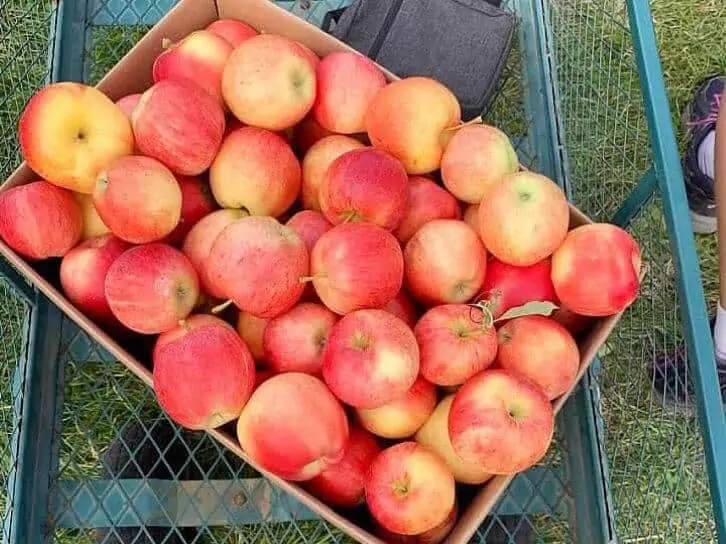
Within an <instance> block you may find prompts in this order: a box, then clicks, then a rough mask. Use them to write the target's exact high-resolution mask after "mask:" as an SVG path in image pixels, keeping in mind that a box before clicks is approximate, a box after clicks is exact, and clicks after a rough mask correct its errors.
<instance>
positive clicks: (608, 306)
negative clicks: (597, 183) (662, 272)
mask: <svg viewBox="0 0 726 544" xmlns="http://www.w3.org/2000/svg"><path fill="white" fill-rule="evenodd" d="M640 266H641V260H640V248H639V247H638V243H637V242H636V241H635V239H634V238H633V237H632V236H631V235H630V234H628V233H627V232H626V231H625V230H623V229H621V228H620V227H616V226H615V225H610V224H607V223H595V224H591V225H583V226H580V227H577V228H575V229H573V230H572V231H570V233H569V234H567V238H566V239H565V241H564V242H563V244H562V245H561V246H560V247H559V248H558V249H557V251H555V254H554V255H553V256H552V283H553V284H554V286H555V292H556V293H557V296H558V297H559V299H560V301H561V302H562V304H563V305H564V306H566V307H567V308H569V309H570V310H571V311H573V312H575V313H578V314H580V315H583V316H589V317H601V316H607V315H613V314H616V313H618V312H622V311H623V310H625V309H626V308H627V307H629V306H630V305H631V304H632V303H633V302H634V301H635V299H636V298H637V296H638V291H639V289H640ZM584 279H586V280H587V281H585V280H584Z"/></svg>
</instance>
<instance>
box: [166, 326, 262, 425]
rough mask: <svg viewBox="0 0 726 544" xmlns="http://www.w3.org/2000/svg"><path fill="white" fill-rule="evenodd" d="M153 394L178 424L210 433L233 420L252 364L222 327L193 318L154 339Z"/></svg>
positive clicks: (251, 377)
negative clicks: (209, 431) (207, 430)
mask: <svg viewBox="0 0 726 544" xmlns="http://www.w3.org/2000/svg"><path fill="white" fill-rule="evenodd" d="M153 361H154V371H153V380H154V392H155V393H156V398H157V400H158V401H159V404H160V405H161V407H162V408H163V409H164V411H165V412H166V413H167V414H169V417H171V419H172V420H174V421H175V422H176V423H178V424H179V425H181V426H183V427H186V428H187V429H192V430H203V429H215V428H217V427H220V426H221V425H224V424H225V423H229V422H230V421H233V420H234V419H236V418H237V417H239V415H240V413H241V412H242V408H244V406H245V404H246V403H247V401H248V400H249V398H250V395H252V388H253V386H254V383H255V363H254V361H253V360H252V355H250V350H249V349H247V346H246V345H245V343H244V342H243V341H242V339H241V338H240V337H239V336H237V334H236V333H235V331H234V328H232V327H231V326H230V325H229V324H228V323H226V322H225V321H222V320H221V319H219V318H217V317H214V316H211V315H203V314H197V315H193V316H191V317H189V318H188V319H185V320H184V321H182V322H181V323H180V324H179V325H178V326H177V327H176V328H175V329H172V330H171V331H168V332H165V333H163V334H161V335H160V336H159V338H158V339H157V341H156V344H155V346H154V352H153Z"/></svg>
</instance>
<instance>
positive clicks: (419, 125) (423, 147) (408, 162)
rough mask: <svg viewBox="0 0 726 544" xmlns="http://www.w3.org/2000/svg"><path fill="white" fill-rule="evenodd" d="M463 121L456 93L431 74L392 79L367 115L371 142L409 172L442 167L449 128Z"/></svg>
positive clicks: (372, 104)
mask: <svg viewBox="0 0 726 544" xmlns="http://www.w3.org/2000/svg"><path fill="white" fill-rule="evenodd" d="M460 122H461V107H460V106H459V101H458V100H457V99H456V96H455V95H454V93H452V92H451V91H450V90H449V89H448V88H446V86H444V85H442V84H441V83H439V82H438V81H436V80H434V79H431V78H428V77H408V78H404V79H401V80H398V81H394V82H393V83H389V84H388V85H386V86H385V87H383V89H381V90H380V91H379V92H378V93H377V94H376V96H374V97H373V100H371V102H370V105H369V106H368V110H367V111H366V116H365V124H366V130H367V132H368V137H369V138H370V141H371V143H372V144H373V145H374V146H375V147H377V148H380V149H382V150H384V151H387V152H388V153H390V154H391V155H393V156H394V157H396V158H397V159H398V160H400V161H401V162H402V163H403V166H404V167H405V168H406V172H408V173H409V174H427V173H429V172H433V171H434V170H438V168H439V166H440V165H441V155H442V154H443V151H444V147H445V145H446V141H447V135H448V133H447V131H446V130H447V129H451V128H453V127H456V126H458V125H459V123H460Z"/></svg>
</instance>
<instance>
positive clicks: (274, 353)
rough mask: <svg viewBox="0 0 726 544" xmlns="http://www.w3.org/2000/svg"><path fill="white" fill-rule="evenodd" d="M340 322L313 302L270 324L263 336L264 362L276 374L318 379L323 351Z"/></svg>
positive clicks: (299, 306) (273, 320)
mask: <svg viewBox="0 0 726 544" xmlns="http://www.w3.org/2000/svg"><path fill="white" fill-rule="evenodd" d="M337 320H338V316H336V315H335V314H334V313H333V312H331V311H330V310H328V309H327V308H326V307H325V306H323V305H322V304H314V303H311V302H303V303H301V304H298V305H297V306H295V307H294V308H293V309H292V310H290V311H289V312H286V313H284V314H282V315H280V316H278V317H276V318H274V319H272V320H270V322H269V323H268V324H267V327H265V332H264V336H263V350H264V353H265V362H266V363H267V364H268V365H269V367H270V368H271V369H272V370H274V371H275V372H305V373H306V374H313V375H319V374H320V372H321V368H322V366H323V348H324V347H325V344H326V342H327V340H328V335H329V334H330V330H331V329H332V328H333V325H335V322H336V321H337Z"/></svg>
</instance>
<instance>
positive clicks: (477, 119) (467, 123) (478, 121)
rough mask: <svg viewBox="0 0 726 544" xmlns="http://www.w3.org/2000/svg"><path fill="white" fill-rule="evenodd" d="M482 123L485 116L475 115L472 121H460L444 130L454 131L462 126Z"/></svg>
mask: <svg viewBox="0 0 726 544" xmlns="http://www.w3.org/2000/svg"><path fill="white" fill-rule="evenodd" d="M482 124H484V118H483V117H482V116H481V115H480V116H479V117H475V118H474V119H472V120H471V121H467V122H466V123H460V124H458V125H454V126H453V127H447V128H445V129H444V130H443V131H442V132H453V131H454V130H459V129H460V128H464V127H468V126H471V125H482Z"/></svg>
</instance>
